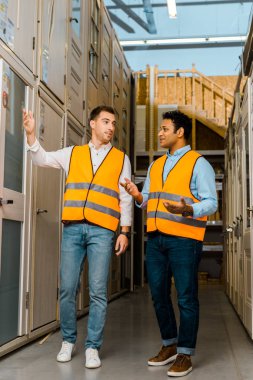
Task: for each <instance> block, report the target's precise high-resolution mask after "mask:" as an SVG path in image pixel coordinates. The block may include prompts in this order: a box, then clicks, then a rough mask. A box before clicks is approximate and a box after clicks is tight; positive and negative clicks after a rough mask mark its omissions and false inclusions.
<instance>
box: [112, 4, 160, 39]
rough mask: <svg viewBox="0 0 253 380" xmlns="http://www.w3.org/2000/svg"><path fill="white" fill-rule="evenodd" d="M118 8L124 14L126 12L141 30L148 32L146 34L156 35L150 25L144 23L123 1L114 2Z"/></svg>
mask: <svg viewBox="0 0 253 380" xmlns="http://www.w3.org/2000/svg"><path fill="white" fill-rule="evenodd" d="M112 1H113V2H114V4H115V5H117V8H120V9H121V10H122V11H123V12H125V13H126V14H127V15H128V16H129V17H130V18H132V19H133V20H134V21H135V22H136V23H137V24H138V25H139V26H140V27H141V28H143V29H144V30H146V32H148V33H150V34H154V33H153V31H152V28H151V27H150V25H149V24H147V23H146V22H145V21H143V20H142V19H141V18H140V17H139V16H138V15H137V14H136V13H135V12H134V11H133V10H132V9H131V8H130V7H129V6H128V5H126V4H125V3H124V2H123V1H122V0H112ZM107 9H111V8H109V7H108V8H107Z"/></svg>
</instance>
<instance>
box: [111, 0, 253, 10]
mask: <svg viewBox="0 0 253 380" xmlns="http://www.w3.org/2000/svg"><path fill="white" fill-rule="evenodd" d="M112 1H113V2H114V3H116V1H114V0H112ZM144 1H145V0H143V2H144ZM149 3H151V1H149ZM243 3H252V0H206V1H205V0H203V1H191V0H189V1H177V7H185V6H187V7H189V6H198V5H224V4H225V5H226V4H243ZM127 7H128V8H131V9H134V8H142V5H141V4H128V5H127ZM151 7H153V8H163V7H167V3H166V2H165V1H164V2H163V3H156V4H151ZM118 8H119V7H118V6H117V5H109V6H107V9H118Z"/></svg>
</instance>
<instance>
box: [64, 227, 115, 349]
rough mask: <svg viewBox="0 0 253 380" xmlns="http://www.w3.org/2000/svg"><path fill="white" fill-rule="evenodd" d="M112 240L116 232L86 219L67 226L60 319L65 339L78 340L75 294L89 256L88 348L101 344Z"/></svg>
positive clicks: (86, 346) (65, 230)
mask: <svg viewBox="0 0 253 380" xmlns="http://www.w3.org/2000/svg"><path fill="white" fill-rule="evenodd" d="M113 244H114V232H113V231H110V230H107V229H105V228H102V227H97V226H94V225H90V224H86V223H82V224H70V225H65V226H64V229H63V237H62V246H61V265H60V323H61V333H62V337H63V340H64V341H67V342H70V343H75V341H76V337H77V322H76V295H77V292H78V289H79V283H80V275H81V272H82V270H83V266H84V261H85V259H86V257H87V259H88V267H89V273H88V278H89V296H90V305H89V317H88V334H87V339H86V342H85V348H88V347H92V348H97V349H99V348H100V347H101V344H102V341H103V330H104V325H105V319H106V308H107V282H108V274H109V268H110V261H111V255H112V249H113Z"/></svg>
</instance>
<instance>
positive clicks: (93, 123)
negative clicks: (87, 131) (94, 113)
mask: <svg viewBox="0 0 253 380" xmlns="http://www.w3.org/2000/svg"><path fill="white" fill-rule="evenodd" d="M90 127H91V129H93V128H94V127H95V121H94V120H90Z"/></svg>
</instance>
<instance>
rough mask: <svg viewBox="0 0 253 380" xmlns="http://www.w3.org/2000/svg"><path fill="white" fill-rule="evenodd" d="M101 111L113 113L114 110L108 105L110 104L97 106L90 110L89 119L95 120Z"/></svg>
mask: <svg viewBox="0 0 253 380" xmlns="http://www.w3.org/2000/svg"><path fill="white" fill-rule="evenodd" d="M101 112H108V113H111V114H112V115H115V111H114V109H113V108H112V107H110V106H98V107H96V108H94V109H93V110H92V111H91V113H90V120H95V119H96V118H97V117H98V116H99V114H100V113H101Z"/></svg>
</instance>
